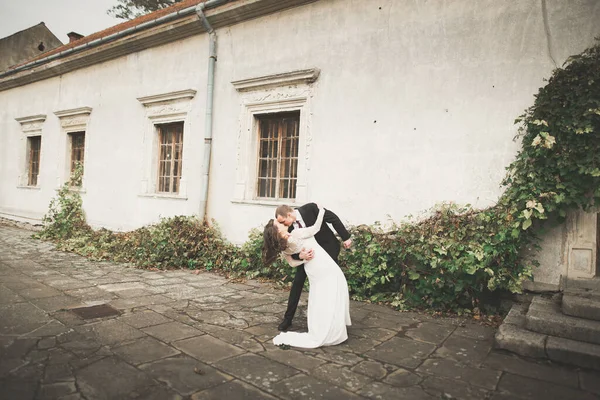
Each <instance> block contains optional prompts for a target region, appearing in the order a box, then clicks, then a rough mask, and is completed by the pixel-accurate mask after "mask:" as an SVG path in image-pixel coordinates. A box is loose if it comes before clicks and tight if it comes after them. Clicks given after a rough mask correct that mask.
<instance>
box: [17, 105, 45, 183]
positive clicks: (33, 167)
mask: <svg viewBox="0 0 600 400" xmlns="http://www.w3.org/2000/svg"><path fill="white" fill-rule="evenodd" d="M16 120H17V122H19V123H20V124H21V131H22V132H23V137H22V140H23V141H24V143H23V147H22V150H21V151H22V153H21V155H19V159H20V161H19V163H20V164H21V170H20V175H19V178H18V186H19V187H23V188H33V189H35V188H39V185H40V179H39V175H40V165H41V154H42V125H43V124H44V121H45V120H46V115H32V116H30V117H22V118H17V119H16Z"/></svg>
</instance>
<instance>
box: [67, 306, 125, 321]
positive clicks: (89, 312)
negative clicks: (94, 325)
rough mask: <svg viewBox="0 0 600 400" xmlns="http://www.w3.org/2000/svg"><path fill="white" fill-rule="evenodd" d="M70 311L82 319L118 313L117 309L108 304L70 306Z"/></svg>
mask: <svg viewBox="0 0 600 400" xmlns="http://www.w3.org/2000/svg"><path fill="white" fill-rule="evenodd" d="M71 311H72V312H73V313H75V314H77V315H78V316H80V317H81V318H83V319H92V318H104V317H110V316H113V315H119V314H120V313H119V311H118V310H117V309H115V308H112V307H111V306H109V305H108V304H100V305H97V306H89V307H79V308H72V309H71Z"/></svg>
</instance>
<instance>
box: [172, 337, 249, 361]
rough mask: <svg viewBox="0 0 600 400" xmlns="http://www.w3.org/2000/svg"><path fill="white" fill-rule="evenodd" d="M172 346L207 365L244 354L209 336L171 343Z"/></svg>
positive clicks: (240, 350)
mask: <svg viewBox="0 0 600 400" xmlns="http://www.w3.org/2000/svg"><path fill="white" fill-rule="evenodd" d="M173 346H175V347H176V348H177V349H179V350H181V351H183V352H184V353H187V354H189V355H190V356H192V357H194V358H196V359H198V360H200V361H203V362H205V363H208V364H210V363H214V362H217V361H220V360H223V359H225V358H229V357H233V356H236V355H238V354H242V353H244V350H242V349H240V348H239V347H235V346H232V345H230V344H229V343H226V342H224V341H222V340H219V339H217V338H214V337H212V336H210V335H203V336H197V337H193V338H190V339H183V340H179V341H177V342H173Z"/></svg>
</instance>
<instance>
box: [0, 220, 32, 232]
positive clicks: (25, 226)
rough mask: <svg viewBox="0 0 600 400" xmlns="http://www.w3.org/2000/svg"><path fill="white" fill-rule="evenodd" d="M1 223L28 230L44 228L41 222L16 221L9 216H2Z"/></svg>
mask: <svg viewBox="0 0 600 400" xmlns="http://www.w3.org/2000/svg"><path fill="white" fill-rule="evenodd" d="M0 225H4V226H14V227H15V228H19V229H26V230H28V231H36V232H37V231H40V230H41V229H42V225H39V224H36V225H34V224H30V223H28V222H20V221H15V220H12V219H8V218H4V217H0Z"/></svg>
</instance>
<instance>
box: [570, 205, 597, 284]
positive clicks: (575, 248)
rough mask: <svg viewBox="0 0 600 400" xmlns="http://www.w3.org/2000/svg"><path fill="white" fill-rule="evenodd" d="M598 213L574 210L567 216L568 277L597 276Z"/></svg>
mask: <svg viewBox="0 0 600 400" xmlns="http://www.w3.org/2000/svg"><path fill="white" fill-rule="evenodd" d="M597 224H598V218H597V214H596V213H586V212H583V211H573V212H571V213H570V214H569V215H568V216H567V246H566V250H567V277H568V278H593V277H595V276H596V256H597V254H596V253H597V251H596V250H597V238H596V236H597Z"/></svg>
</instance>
